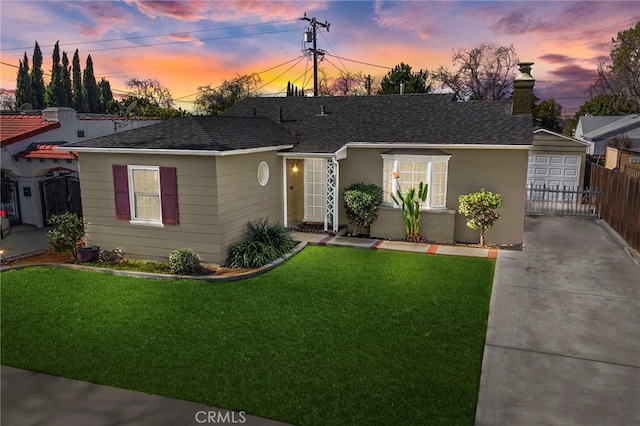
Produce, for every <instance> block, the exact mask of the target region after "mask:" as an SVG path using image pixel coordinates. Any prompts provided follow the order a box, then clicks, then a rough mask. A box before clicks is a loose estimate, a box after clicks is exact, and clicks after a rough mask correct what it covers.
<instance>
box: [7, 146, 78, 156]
mask: <svg viewBox="0 0 640 426" xmlns="http://www.w3.org/2000/svg"><path fill="white" fill-rule="evenodd" d="M58 146H59V145H58V144H32V145H30V146H29V148H28V149H26V150H24V151H22V152H19V153H17V154H16V155H14V157H16V158H40V159H49V160H76V159H77V158H78V155H77V154H76V153H73V152H71V151H62V150H59V151H58V150H56V148H57V147H58Z"/></svg>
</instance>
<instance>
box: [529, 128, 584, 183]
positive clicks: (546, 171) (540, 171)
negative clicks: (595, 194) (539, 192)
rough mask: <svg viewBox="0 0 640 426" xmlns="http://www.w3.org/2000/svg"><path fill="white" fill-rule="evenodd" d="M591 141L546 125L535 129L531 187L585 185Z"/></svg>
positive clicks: (531, 151)
mask: <svg viewBox="0 0 640 426" xmlns="http://www.w3.org/2000/svg"><path fill="white" fill-rule="evenodd" d="M588 148H589V144H588V143H587V142H584V141H580V140H578V139H575V138H572V137H569V136H564V135H561V134H559V133H555V132H552V131H550V130H546V129H541V128H538V129H535V130H534V131H533V146H532V147H531V150H530V151H529V167H528V168H527V187H530V186H532V185H533V186H534V187H540V186H546V187H560V188H562V187H567V188H576V189H582V188H583V187H584V178H585V167H586V163H587V150H588Z"/></svg>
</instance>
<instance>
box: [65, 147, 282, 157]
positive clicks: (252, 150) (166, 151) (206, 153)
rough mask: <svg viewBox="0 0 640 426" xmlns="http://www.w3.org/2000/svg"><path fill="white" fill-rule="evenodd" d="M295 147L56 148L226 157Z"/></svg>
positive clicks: (102, 152)
mask: <svg viewBox="0 0 640 426" xmlns="http://www.w3.org/2000/svg"><path fill="white" fill-rule="evenodd" d="M290 148H293V145H278V146H269V147H265V148H249V149H235V150H231V151H213V150H195V149H192V150H189V149H137V148H90V147H63V148H60V147H59V148H55V149H56V150H58V149H60V150H62V151H75V152H93V153H100V154H155V155H194V156H205V157H226V156H230V155H242V154H255V153H258V152H267V151H280V150H282V149H290Z"/></svg>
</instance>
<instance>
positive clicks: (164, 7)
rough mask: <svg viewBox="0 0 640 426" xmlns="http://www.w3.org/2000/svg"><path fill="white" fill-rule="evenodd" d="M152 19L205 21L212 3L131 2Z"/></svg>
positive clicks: (159, 0)
mask: <svg viewBox="0 0 640 426" xmlns="http://www.w3.org/2000/svg"><path fill="white" fill-rule="evenodd" d="M129 3H130V4H133V5H135V6H136V7H137V8H138V10H139V11H140V12H142V13H144V14H145V15H147V16H148V17H150V18H157V17H170V18H175V19H180V20H186V21H198V20H200V19H205V18H206V16H207V13H206V12H207V10H208V9H209V8H210V7H211V3H207V2H203V1H161V0H158V1H130V2H129Z"/></svg>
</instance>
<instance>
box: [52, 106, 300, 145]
mask: <svg viewBox="0 0 640 426" xmlns="http://www.w3.org/2000/svg"><path fill="white" fill-rule="evenodd" d="M294 143H295V139H294V138H293V137H292V136H291V135H290V134H289V133H288V132H287V131H286V130H285V129H283V128H280V127H279V126H278V125H276V124H275V123H273V122H271V121H270V120H266V119H264V118H251V117H219V116H217V117H212V116H198V115H188V116H185V117H180V118H176V119H173V120H169V121H165V122H162V123H158V124H153V125H150V126H146V127H142V128H139V129H134V130H129V131H125V132H120V133H115V134H112V135H108V136H102V137H99V138H95V139H89V140H86V141H81V142H74V143H68V144H66V145H64V147H66V148H69V149H74V148H114V149H115V148H119V149H166V150H185V151H190V150H203V151H233V150H243V149H255V148H267V147H271V146H282V145H292V144H294Z"/></svg>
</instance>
